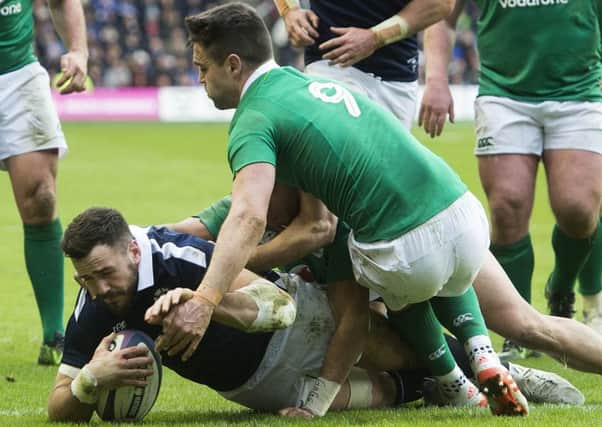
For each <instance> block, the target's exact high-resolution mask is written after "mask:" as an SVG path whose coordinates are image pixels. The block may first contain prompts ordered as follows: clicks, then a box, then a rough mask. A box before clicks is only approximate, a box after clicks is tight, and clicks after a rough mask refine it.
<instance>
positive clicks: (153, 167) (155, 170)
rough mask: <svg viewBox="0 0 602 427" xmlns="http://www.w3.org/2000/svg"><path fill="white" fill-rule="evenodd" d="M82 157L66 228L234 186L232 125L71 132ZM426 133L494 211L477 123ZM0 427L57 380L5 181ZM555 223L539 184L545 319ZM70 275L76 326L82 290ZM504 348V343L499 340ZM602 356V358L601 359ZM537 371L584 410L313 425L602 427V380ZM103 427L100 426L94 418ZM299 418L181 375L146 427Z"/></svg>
mask: <svg viewBox="0 0 602 427" xmlns="http://www.w3.org/2000/svg"><path fill="white" fill-rule="evenodd" d="M64 130H65V133H66V135H67V138H68V140H69V145H70V149H71V152H70V153H69V155H68V156H67V157H66V158H65V160H64V161H62V162H61V166H60V172H59V192H58V197H59V207H60V214H61V218H62V220H63V224H67V223H68V222H69V221H70V220H71V219H72V218H73V217H74V216H75V215H76V214H77V213H79V212H80V211H82V210H83V209H85V208H87V207H89V206H92V205H96V206H112V207H115V208H117V209H119V210H121V211H122V212H123V213H124V215H125V216H126V218H127V219H128V220H129V221H130V222H131V223H134V224H151V223H163V222H172V221H175V220H179V219H181V218H184V217H186V216H188V215H190V214H191V213H194V212H197V211H198V210H200V209H201V208H203V207H205V206H206V205H207V204H208V203H210V202H212V201H213V200H215V199H217V198H219V197H221V196H222V195H223V194H225V193H227V192H228V191H229V188H230V183H231V176H230V173H229V170H228V167H227V164H226V155H225V141H226V130H227V128H226V126H225V125H196V124H191V125H166V124H140V123H138V124H113V123H102V124H91V123H90V124H88V123H84V124H65V125H64ZM415 133H416V135H417V136H418V137H419V138H421V139H422V140H423V141H424V143H425V144H427V145H428V146H429V147H430V148H431V149H433V150H434V151H436V152H437V153H439V154H440V155H441V156H442V157H444V158H445V159H447V160H448V161H449V163H450V164H451V165H452V166H453V167H454V168H455V169H456V170H457V171H458V172H459V173H460V175H461V176H462V177H463V179H464V180H465V181H466V182H467V184H468V185H469V187H470V188H471V190H472V191H473V192H475V194H477V196H478V197H479V198H480V199H481V200H483V201H484V198H483V193H482V190H481V187H480V185H479V181H478V174H477V169H476V161H475V159H474V157H473V155H472V146H473V133H472V125H471V124H458V125H455V126H452V127H449V128H448V129H447V130H446V132H445V134H444V137H443V138H441V139H437V140H434V141H432V140H430V139H428V138H427V137H425V136H424V132H422V131H420V130H417V131H416V132H415ZM0 203H2V208H1V209H0V235H1V236H2V239H3V245H0V259H1V260H2V261H1V264H0V286H2V294H1V295H2V297H1V300H0V330H2V331H3V332H2V333H1V334H0V425H6V426H17V425H18V426H33V425H40V424H43V423H45V422H46V416H45V408H46V399H47V396H48V393H49V391H50V388H51V386H52V384H53V381H54V376H55V373H56V370H55V369H53V368H43V367H39V366H37V365H36V364H35V363H34V362H35V359H36V357H37V351H38V348H39V343H40V341H41V330H40V329H41V328H40V324H39V320H38V314H37V309H36V307H35V303H34V298H33V292H32V290H31V286H30V285H29V281H28V278H27V273H26V271H25V266H24V262H23V258H22V252H23V248H22V232H21V225H20V221H19V217H18V214H17V210H16V208H15V206H14V203H13V201H12V194H11V190H10V183H9V180H8V177H7V175H6V174H2V175H0ZM552 224H553V220H552V216H551V214H550V210H549V207H548V201H547V195H546V189H545V183H544V180H543V176H542V177H540V179H539V182H538V187H537V200H536V203H535V209H534V214H533V219H532V224H531V230H532V235H533V240H534V244H535V251H536V267H535V275H534V289H533V295H534V304H535V306H536V307H537V308H538V309H540V310H544V309H545V302H544V300H543V295H542V294H543V284H544V281H545V278H546V276H547V274H548V272H549V270H550V268H551V265H552V253H551V248H550V244H549V239H550V232H551V228H552ZM71 274H72V270H71V266H70V265H69V263H67V268H66V277H67V279H66V283H65V290H66V297H65V319H67V317H68V315H69V314H70V313H71V310H72V307H73V304H74V298H75V293H76V290H77V286H76V284H75V282H73V281H72V280H70V279H69V277H71ZM495 342H496V344H497V345H498V346H499V343H500V341H499V339H498V338H497V337H496V339H495ZM601 351H602V350H601ZM526 364H528V365H531V366H536V367H538V368H541V369H548V370H554V371H555V372H557V373H560V374H561V375H563V376H565V377H566V378H568V379H570V380H571V381H572V382H573V383H574V384H575V385H577V386H578V387H580V388H581V390H582V391H583V393H584V394H585V396H586V399H587V405H586V406H585V407H583V408H565V407H552V406H535V405H532V414H531V416H530V417H528V418H527V419H524V420H515V419H507V418H493V417H491V416H490V415H489V413H488V411H474V410H451V409H422V408H416V407H413V406H411V407H408V408H403V409H396V410H380V411H349V412H346V413H340V414H329V415H328V416H327V417H326V418H324V419H321V420H317V421H314V422H313V424H319V425H364V424H371V425H400V424H406V425H410V424H411V425H413V426H416V427H420V426H429V427H430V426H461V425H475V424H477V425H487V426H489V425H492V426H505V425H511V424H513V425H514V424H519V425H521V426H522V425H532V426H535V425H537V426H541V425H545V426H563V427H567V426H571V427H573V426H597V425H601V424H602V421H601V420H602V387H601V385H602V378H601V377H600V376H597V375H588V374H583V373H579V372H576V371H572V370H569V369H565V368H563V367H562V366H560V365H559V364H557V363H556V362H554V361H552V360H550V359H548V358H545V357H544V358H541V359H534V360H530V361H528V362H527V363H526ZM93 422H94V423H95V424H99V423H101V422H100V421H99V420H98V418H94V421H93ZM299 423H301V421H298V420H285V419H280V418H277V417H275V416H269V415H257V414H253V413H252V412H250V411H249V410H247V409H244V408H242V407H240V406H238V405H236V404H232V403H229V402H227V401H225V400H223V399H222V398H220V397H219V396H218V395H217V394H215V393H213V392H212V391H210V390H208V389H207V388H205V387H201V386H199V385H196V384H193V383H188V382H187V381H185V380H182V379H181V378H179V377H178V376H176V375H175V374H173V373H171V372H168V373H167V374H166V375H165V379H164V383H163V388H162V391H161V394H160V396H159V399H158V401H157V403H156V405H155V407H154V408H153V411H152V412H151V413H150V414H149V416H148V417H147V418H146V420H145V423H144V425H148V426H163V425H198V424H210V425H241V426H242V425H245V426H246V425H258V424H262V425H263V424H270V425H292V424H299Z"/></svg>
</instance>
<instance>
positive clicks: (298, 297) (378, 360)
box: [48, 208, 571, 421]
mask: <svg viewBox="0 0 602 427" xmlns="http://www.w3.org/2000/svg"><path fill="white" fill-rule="evenodd" d="M197 223H198V221H197ZM207 237H209V235H207ZM63 247H64V250H65V252H66V254H67V255H68V256H69V257H71V258H72V261H73V263H74V266H75V269H76V276H75V277H76V280H77V281H78V282H79V283H80V285H81V286H82V290H81V292H80V294H79V296H78V298H77V303H76V306H75V309H74V313H73V315H72V316H71V318H70V320H69V323H68V326H67V333H66V344H65V355H64V357H63V360H62V363H61V366H60V368H59V373H58V375H57V378H56V382H55V386H54V389H53V391H52V392H51V395H50V398H49V403H48V414H49V417H50V419H52V420H60V421H86V420H89V419H90V417H91V415H92V411H93V403H94V400H95V399H96V395H97V392H98V389H99V388H100V387H117V386H120V385H126V384H135V385H137V384H143V381H142V380H141V378H143V377H144V376H145V375H148V374H150V372H151V371H149V370H147V369H145V368H143V366H145V365H146V364H147V363H149V362H150V358H149V357H148V356H147V351H146V350H145V349H142V348H137V347H135V348H129V349H124V350H120V351H117V352H109V351H108V350H107V349H108V346H109V344H110V342H111V338H112V336H113V334H112V332H115V331H119V330H121V329H124V328H134V329H139V330H143V331H145V332H146V333H148V334H149V335H150V336H151V337H153V338H158V337H159V336H160V332H161V327H160V326H157V325H149V324H148V323H146V322H145V321H144V312H145V311H146V309H147V308H148V307H150V306H157V305H158V306H161V305H163V304H162V300H164V299H166V298H167V299H171V297H170V296H171V295H174V294H178V295H180V296H181V297H182V296H183V295H185V294H186V292H189V291H188V289H194V287H195V286H196V283H197V282H198V281H199V280H200V278H201V277H202V276H203V275H204V273H205V270H206V266H207V265H208V264H209V263H210V261H211V255H212V250H213V245H212V244H211V243H209V242H207V241H205V240H203V239H200V238H196V237H193V236H189V235H185V234H181V233H177V232H172V231H169V230H167V229H166V228H156V227H150V228H146V229H142V228H139V227H135V226H128V225H127V223H126V222H125V220H124V219H123V217H122V216H121V215H120V214H119V213H118V212H117V211H115V210H112V209H107V208H92V209H89V210H87V211H85V212H84V213H82V214H81V215H79V216H78V217H76V218H75V219H74V221H73V223H72V224H70V225H69V227H68V228H67V231H66V234H65V239H64V243H63ZM267 277H269V278H270V279H271V280H273V283H268V282H267V281H262V280H261V279H258V277H257V276H255V275H253V274H252V273H250V272H248V271H245V272H243V275H241V276H240V277H239V278H238V279H237V280H236V283H235V284H234V285H233V286H232V287H231V291H232V289H235V288H238V287H239V286H243V287H242V288H238V290H237V291H234V292H228V293H227V294H226V295H225V296H224V299H223V300H222V302H221V304H220V306H219V307H218V308H216V311H215V312H214V320H215V321H213V322H211V324H210V327H209V330H208V332H207V334H206V335H205V337H204V339H203V341H202V343H201V345H200V346H199V348H198V349H197V351H196V352H195V353H194V354H193V356H192V358H191V359H190V360H188V361H187V362H182V361H181V360H180V359H179V358H177V357H172V356H170V351H165V352H163V353H162V356H163V364H164V366H167V367H169V368H171V369H173V370H174V371H176V372H177V373H179V374H180V375H182V376H183V377H185V378H187V379H189V380H191V381H194V382H197V383H200V384H205V385H207V386H209V387H210V388H212V389H214V390H216V391H217V392H218V393H220V394H221V395H222V396H223V397H225V398H227V399H229V400H232V401H234V402H237V403H240V404H242V405H245V406H247V407H249V408H253V409H257V410H265V411H274V410H277V409H279V408H283V407H286V406H294V405H299V404H301V403H302V402H300V399H303V398H304V397H305V396H306V394H307V388H308V384H311V383H312V382H311V381H312V378H311V377H310V375H316V374H317V372H318V371H319V369H320V366H321V364H322V360H323V358H324V356H325V354H326V351H327V345H328V342H329V340H330V338H331V335H332V333H333V330H334V328H335V325H334V319H333V315H332V313H331V310H330V307H329V304H328V300H327V297H326V291H325V290H324V288H323V287H322V286H320V285H317V284H316V283H308V282H306V281H305V280H303V279H302V278H301V277H300V276H298V275H295V274H291V275H277V274H275V273H270V274H269V275H267ZM249 282H250V283H249ZM245 284H247V286H244V285H245ZM261 285H263V288H262V291H263V292H266V291H270V290H271V291H273V292H272V295H271V296H268V297H267V298H266V300H262V301H258V300H257V299H255V300H250V299H249V297H250V293H245V290H248V289H249V288H252V287H253V286H255V289H257V286H261ZM266 286H269V287H271V289H268V288H266ZM281 289H285V290H286V291H287V292H288V293H289V294H290V296H292V297H293V298H294V299H295V301H296V305H297V309H296V313H297V316H296V319H295V322H294V323H293V324H292V326H290V327H289V328H286V329H282V330H278V331H276V332H263V333H262V332H260V333H248V331H254V330H255V331H257V330H261V329H262V328H261V325H259V324H258V322H257V320H258V319H259V318H260V317H261V316H260V315H258V314H257V312H258V309H257V308H258V306H260V305H261V304H262V303H266V302H269V301H268V300H271V299H273V298H275V297H278V298H284V299H285V300H287V299H288V298H289V297H288V296H287V295H286V294H285V293H284V292H283V291H282V290H281ZM176 302H177V301H176ZM173 303H174V301H171V302H170V303H169V304H168V305H174V304H173ZM284 307H285V308H286V307H289V308H290V307H291V305H290V304H285V305H284ZM176 309H177V307H176ZM259 311H261V310H259ZM281 313H282V312H281ZM264 314H265V313H264ZM263 318H264V319H265V316H264V317H263ZM287 318H288V319H290V318H291V317H290V314H289V315H288V316H277V315H276V316H272V317H271V318H270V319H265V321H264V322H263V324H264V325H267V324H270V325H271V326H274V322H273V321H274V320H276V321H278V319H280V320H279V322H280V323H279V325H280V326H285V325H286V323H288V321H287V320H286V319H287ZM283 319H285V320H283ZM277 324H278V322H277ZM317 324H318V325H321V328H316V325H317ZM371 324H372V327H371V332H370V337H369V341H368V343H367V346H366V350H365V351H364V355H363V357H362V363H363V365H364V366H366V367H367V368H368V369H367V370H364V369H359V368H354V369H353V371H352V373H351V375H350V376H349V379H348V381H347V383H346V384H345V386H344V387H343V388H342V389H341V392H340V395H339V396H337V398H336V399H335V401H334V403H333V406H332V409H335V410H337V409H345V408H361V407H383V406H391V405H395V404H399V403H401V402H404V401H410V400H414V399H417V398H419V397H420V393H421V390H420V388H421V384H422V381H423V377H424V375H426V374H427V373H426V371H425V370H423V369H420V368H416V364H415V363H416V362H415V361H414V358H413V356H412V354H411V352H409V351H408V350H407V347H405V346H404V345H403V344H402V343H400V341H399V340H398V339H397V337H396V335H395V334H394V333H393V332H392V331H391V330H389V329H388V325H387V323H386V322H385V321H384V319H383V318H381V317H379V316H372V319H371ZM228 325H230V326H228ZM232 326H235V327H236V328H234V327H232ZM263 329H266V328H265V327H264V328H263ZM241 330H245V331H247V332H242V331H241ZM454 344H455V351H454V353H455V354H456V355H457V357H463V360H462V361H461V365H462V366H463V368H464V369H467V370H468V369H469V368H468V360H467V359H466V358H465V356H463V350H462V348H461V347H459V348H458V344H457V343H454V341H450V345H452V349H454ZM233 349H235V350H236V351H232V350H233ZM371 349H378V352H376V353H375V352H373V351H371ZM384 349H386V350H387V351H384ZM406 368H412V370H409V371H408V370H406ZM384 369H388V370H391V371H389V372H384ZM82 372H83V374H82ZM90 382H92V383H93V384H96V385H95V386H93V387H90ZM567 385H568V386H569V387H570V384H568V383H567ZM358 390H360V391H361V392H358ZM564 392H565V393H567V392H571V390H569V389H566V388H565V389H564ZM540 397H542V398H544V399H545V397H544V396H540Z"/></svg>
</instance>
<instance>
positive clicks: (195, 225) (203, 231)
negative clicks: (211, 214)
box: [162, 216, 215, 240]
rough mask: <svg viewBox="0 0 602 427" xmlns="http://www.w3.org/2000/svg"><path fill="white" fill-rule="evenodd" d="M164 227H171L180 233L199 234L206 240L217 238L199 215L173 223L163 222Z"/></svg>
mask: <svg viewBox="0 0 602 427" xmlns="http://www.w3.org/2000/svg"><path fill="white" fill-rule="evenodd" d="M162 227H166V228H169V229H170V230H173V231H177V232H178V233H185V234H190V235H191V236H197V237H200V238H201V239H205V240H215V236H213V235H212V234H211V233H210V232H209V229H208V228H207V226H205V224H203V223H202V222H201V221H200V220H199V219H198V218H197V217H193V216H191V217H188V218H185V219H183V220H182V221H179V222H175V223H173V224H163V225H162Z"/></svg>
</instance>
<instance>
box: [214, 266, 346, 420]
mask: <svg viewBox="0 0 602 427" xmlns="http://www.w3.org/2000/svg"><path fill="white" fill-rule="evenodd" d="M281 277H282V281H283V282H284V284H285V286H286V288H287V291H288V292H289V293H290V295H291V296H292V297H293V298H294V299H295V301H296V303H297V317H296V318H295V322H294V323H293V324H292V326H290V327H288V328H286V329H281V330H279V331H276V332H275V333H274V335H273V336H272V339H271V340H270V343H269V344H268V348H267V350H266V352H265V355H264V356H263V360H262V361H261V363H260V364H259V367H258V368H257V370H256V371H255V373H254V374H253V375H252V376H251V378H249V379H248V380H247V382H246V383H245V384H243V385H242V386H240V387H238V388H237V389H235V390H231V391H226V392H219V393H220V394H221V395H222V396H223V397H225V398H226V399H228V400H231V401H233V402H237V403H239V404H241V405H243V406H246V407H248V408H252V409H256V410H260V411H276V410H279V409H282V408H286V407H290V406H299V405H300V403H301V399H302V398H303V397H304V396H305V394H306V393H307V390H306V389H307V384H310V383H311V381H310V380H311V378H312V377H317V376H319V374H320V368H321V367H322V362H323V360H324V356H325V355H326V349H327V348H328V344H329V342H330V339H331V337H332V334H333V333H334V331H335V323H334V318H333V316H332V311H331V309H330V305H329V304H328V298H327V296H326V290H325V288H324V287H323V286H322V285H318V284H316V283H308V282H305V281H304V280H303V279H301V278H300V277H299V276H297V275H295V274H290V275H289V274H282V275H281Z"/></svg>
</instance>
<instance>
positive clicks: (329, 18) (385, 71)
mask: <svg viewBox="0 0 602 427" xmlns="http://www.w3.org/2000/svg"><path fill="white" fill-rule="evenodd" d="M408 3H409V0H377V1H362V0H336V1H328V0H311V2H310V7H311V10H313V11H314V13H315V14H316V15H318V17H319V18H320V22H319V25H318V33H319V34H320V36H319V38H318V40H317V41H316V43H314V44H313V45H311V46H308V47H306V48H305V64H306V65H307V64H310V63H312V62H316V61H319V60H321V59H322V55H323V54H324V53H325V52H322V51H320V49H318V46H319V45H320V44H322V43H323V42H325V41H327V40H330V39H331V38H333V37H336V36H337V35H336V34H334V33H333V32H332V31H330V27H358V28H370V27H373V26H375V25H377V24H380V23H381V22H382V21H384V20H385V19H388V18H390V17H391V16H393V15H394V14H396V13H398V12H399V11H400V10H401V9H403V8H404V7H405V6H406V5H407V4H408ZM354 67H356V68H358V69H360V70H362V71H364V72H366V73H371V74H374V75H376V76H378V77H380V78H382V79H383V80H386V81H400V82H413V81H415V80H416V79H417V78H418V42H417V40H416V36H415V35H414V36H411V37H408V38H405V39H403V40H400V41H398V42H395V43H391V44H389V45H387V46H384V47H382V48H380V49H377V50H376V51H375V52H374V53H373V54H372V55H371V56H369V57H368V58H366V59H364V60H362V61H360V62H358V63H357V64H355V65H354Z"/></svg>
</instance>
